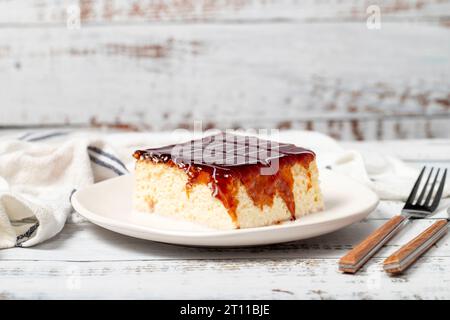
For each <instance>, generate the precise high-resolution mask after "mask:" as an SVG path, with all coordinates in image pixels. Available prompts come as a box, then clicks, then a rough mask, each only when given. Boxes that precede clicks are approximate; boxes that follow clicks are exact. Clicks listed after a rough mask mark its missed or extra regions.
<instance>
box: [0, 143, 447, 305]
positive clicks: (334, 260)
mask: <svg viewBox="0 0 450 320" xmlns="http://www.w3.org/2000/svg"><path fill="white" fill-rule="evenodd" d="M345 146H347V147H351V148H354V149H361V148H375V149H377V150H379V151H380V152H384V153H386V154H394V155H399V156H402V155H403V159H404V160H407V161H408V162H409V163H411V164H412V165H417V166H422V165H423V164H428V165H436V166H439V167H441V168H450V140H433V141H431V140H421V141H417V140H413V141H390V142H378V143H375V142H370V143H368V142H358V143H355V142H352V143H347V144H346V145H345ZM449 205H450V199H444V200H443V202H442V203H441V206H440V211H439V213H438V214H437V215H435V216H433V217H431V219H425V220H417V221H414V222H413V223H412V224H410V225H408V226H407V227H406V229H405V230H402V232H401V233H400V234H399V236H396V237H395V238H393V240H392V241H391V242H390V243H389V245H388V246H386V247H385V248H383V249H382V250H381V251H380V252H379V253H377V254H376V256H375V258H374V259H373V260H371V261H370V262H369V263H368V264H367V265H366V266H365V267H364V268H363V269H362V270H361V271H360V272H359V273H358V274H356V275H346V274H341V273H340V272H339V271H338V261H339V258H340V257H341V256H342V255H344V254H345V253H346V252H347V251H348V250H349V249H351V248H352V247H353V246H354V245H356V244H357V243H358V242H360V241H361V240H362V239H363V238H365V237H366V236H367V235H368V234H369V233H370V232H371V231H373V230H375V228H377V227H379V226H380V225H381V224H383V223H384V222H385V221H386V220H387V219H389V218H390V217H392V216H393V215H394V214H398V213H399V211H400V209H401V207H402V206H403V204H402V203H400V202H392V201H382V202H381V203H380V205H379V206H378V208H377V209H376V210H375V211H374V212H373V213H372V214H370V215H369V216H368V218H367V219H365V220H363V221H361V222H359V223H355V224H353V225H351V226H349V227H347V228H344V229H342V230H339V231H337V232H334V233H331V234H329V235H325V236H321V237H316V238H312V239H308V240H302V241H297V242H290V243H284V244H278V245H272V246H264V247H254V248H239V249H211V248H209V249H208V248H190V247H180V246H173V245H166V244H161V243H156V242H151V241H144V240H139V239H134V238H131V237H126V236H122V235H119V234H116V233H113V232H111V231H108V230H105V229H102V228H100V227H97V226H95V225H93V224H90V223H82V224H68V225H66V227H65V228H64V229H63V231H62V232H61V233H60V234H59V235H58V236H57V237H55V238H54V239H51V240H49V241H47V242H45V243H43V244H40V245H38V246H36V247H33V248H13V249H6V250H0V299H22V298H51V299H56V298H60V299H68V298H84V299H86V298H94V299H109V298H123V299H151V298H154V299H181V298H184V299H450V235H447V236H445V237H444V238H443V239H441V240H440V241H439V242H438V243H437V245H435V246H434V247H433V248H431V249H430V251H428V253H427V254H426V255H425V256H424V257H423V258H421V259H420V260H419V261H418V262H417V263H416V264H415V265H414V266H413V267H412V268H411V269H409V270H408V271H407V272H406V273H405V274H403V275H402V276H398V277H390V276H387V275H386V274H385V273H384V271H383V269H382V262H383V260H384V259H385V258H386V257H387V256H388V255H390V254H391V253H393V252H394V251H395V250H397V249H398V248H399V246H400V245H403V244H405V243H406V242H407V241H409V240H410V239H411V238H412V237H414V236H416V235H417V234H418V233H419V232H421V231H423V230H424V229H425V228H426V227H427V226H429V225H430V224H431V223H433V222H434V221H435V220H436V219H438V218H444V217H446V214H445V212H444V209H445V208H446V206H449Z"/></svg>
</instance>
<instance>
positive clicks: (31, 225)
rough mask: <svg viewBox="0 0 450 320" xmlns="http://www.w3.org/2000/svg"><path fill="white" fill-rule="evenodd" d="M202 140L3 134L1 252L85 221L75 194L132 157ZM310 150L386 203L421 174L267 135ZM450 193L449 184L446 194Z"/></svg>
mask: <svg viewBox="0 0 450 320" xmlns="http://www.w3.org/2000/svg"><path fill="white" fill-rule="evenodd" d="M193 137H196V136H194V135H192V134H188V133H180V132H178V133H176V134H170V133H114V134H111V133H109V134H107V133H99V132H75V133H73V132H68V131H36V132H27V133H21V134H14V135H9V136H3V137H0V248H9V247H15V246H18V247H29V246H33V245H36V244H38V243H40V242H42V241H45V240H47V239H50V238H51V237H53V236H55V235H56V234H58V233H59V232H60V231H61V229H62V228H63V226H64V224H65V223H66V221H70V222H74V223H76V222H79V221H83V218H81V217H80V216H79V215H78V214H76V213H74V212H73V209H72V206H71V203H70V197H71V195H72V194H73V192H74V191H75V190H77V189H79V188H83V187H85V186H87V185H89V184H92V183H95V182H98V181H102V180H105V179H109V178H112V177H116V176H119V175H124V174H128V173H129V171H131V170H133V166H134V159H133V158H132V156H131V155H132V152H133V151H134V150H135V149H137V148H143V147H158V146H162V145H165V144H171V143H178V142H182V141H186V140H189V139H191V138H193ZM262 138H271V139H274V140H279V141H282V142H290V143H294V144H298V145H301V146H303V147H307V148H311V149H312V150H314V151H315V152H316V154H317V160H318V165H319V168H321V167H322V168H323V167H329V168H331V169H332V170H336V171H339V172H341V173H344V174H347V175H349V176H351V177H352V178H354V179H356V180H358V181H360V182H361V183H363V184H366V185H367V186H369V187H370V188H372V189H373V190H374V191H375V192H377V193H378V195H379V196H380V198H382V199H392V200H402V199H405V198H406V197H407V195H408V193H409V191H410V189H411V186H412V184H413V182H414V180H415V178H416V177H417V174H418V169H417V168H412V167H410V166H407V165H406V164H404V163H403V162H402V161H400V160H399V159H396V158H393V157H389V156H385V155H378V156H374V155H373V154H372V155H370V156H364V154H361V153H360V152H357V151H352V150H345V149H343V148H342V147H341V146H340V145H339V144H338V143H337V142H336V141H335V140H333V139H332V138H330V137H328V136H325V135H322V134H319V133H315V132H309V131H284V132H280V133H279V134H277V135H276V136H269V137H268V136H262ZM449 194H450V188H449V185H447V188H446V192H445V195H446V196H448V195H449Z"/></svg>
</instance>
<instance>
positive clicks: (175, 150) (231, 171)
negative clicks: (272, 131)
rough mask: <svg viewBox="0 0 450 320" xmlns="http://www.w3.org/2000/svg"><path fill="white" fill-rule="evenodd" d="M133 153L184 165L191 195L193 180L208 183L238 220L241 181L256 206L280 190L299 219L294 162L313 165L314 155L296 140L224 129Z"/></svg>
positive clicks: (178, 165) (260, 205)
mask: <svg viewBox="0 0 450 320" xmlns="http://www.w3.org/2000/svg"><path fill="white" fill-rule="evenodd" d="M134 157H135V158H136V159H138V160H145V159H148V160H151V161H153V162H156V163H158V162H163V163H166V164H170V165H174V166H177V167H179V168H180V169H182V170H184V171H185V172H186V174H187V176H188V183H187V185H186V192H187V194H188V195H189V193H190V190H191V189H192V187H193V186H194V185H196V184H205V185H208V186H209V187H210V188H211V191H212V195H213V196H215V197H216V198H217V199H219V200H220V201H221V202H222V203H223V205H224V206H225V208H226V209H227V210H228V212H229V214H230V216H231V217H232V218H233V219H234V221H236V220H237V216H236V209H237V206H238V198H237V193H238V190H239V185H240V184H242V185H243V186H244V187H245V189H246V191H247V194H248V196H249V197H250V198H251V199H252V201H253V203H254V205H255V206H258V207H259V208H261V209H262V208H263V206H265V205H267V206H272V204H273V201H274V197H275V195H278V196H279V197H281V198H282V199H283V200H284V202H285V203H286V206H287V208H288V209H289V211H290V213H291V215H292V219H295V201H294V194H293V185H294V179H293V176H292V170H291V169H292V167H293V166H294V165H295V164H300V165H302V166H303V167H305V168H308V167H309V163H310V162H311V161H312V160H314V158H315V154H314V153H313V152H312V151H310V150H307V149H303V148H300V147H297V146H295V145H293V144H284V143H277V142H273V141H267V140H262V139H257V138H255V137H248V136H237V135H230V134H223V133H222V134H218V135H214V136H209V137H206V138H203V139H200V140H193V141H190V142H187V143H184V144H179V145H171V146H167V147H163V148H156V149H147V150H138V151H136V152H135V153H134ZM239 182H240V184H239ZM308 183H309V184H310V181H309V182H308Z"/></svg>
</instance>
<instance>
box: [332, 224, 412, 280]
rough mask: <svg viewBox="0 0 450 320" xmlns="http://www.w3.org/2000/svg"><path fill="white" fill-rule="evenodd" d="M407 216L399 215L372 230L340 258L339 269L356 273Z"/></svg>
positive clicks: (398, 228) (399, 226)
mask: <svg viewBox="0 0 450 320" xmlns="http://www.w3.org/2000/svg"><path fill="white" fill-rule="evenodd" d="M405 219H406V217H405V216H401V215H397V216H394V217H392V218H391V219H390V220H389V221H387V222H386V223H385V224H383V225H382V226H381V227H379V228H378V229H377V230H375V231H374V232H372V234H370V235H369V236H368V237H367V238H366V239H365V240H363V241H362V242H361V243H360V244H358V245H357V246H356V247H355V248H353V249H352V250H350V251H349V252H348V253H347V254H346V255H345V256H343V257H342V258H341V259H340V260H339V270H340V271H342V272H346V273H356V272H357V271H358V270H359V269H360V268H361V267H362V266H363V265H364V264H365V263H366V262H367V260H369V259H370V257H372V256H373V255H374V254H375V253H376V252H377V251H378V250H379V249H380V248H381V247H382V246H383V245H384V244H385V243H386V242H387V241H388V240H389V239H390V238H392V236H393V235H394V234H395V233H396V232H397V231H398V230H400V228H401V227H402V226H403V225H404V223H403V222H404V221H405Z"/></svg>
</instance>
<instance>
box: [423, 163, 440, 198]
mask: <svg viewBox="0 0 450 320" xmlns="http://www.w3.org/2000/svg"><path fill="white" fill-rule="evenodd" d="M440 171H441V169H440V168H439V169H438V170H437V172H436V175H435V176H434V180H433V183H432V184H431V187H430V191H429V192H428V196H427V198H426V199H425V202H424V203H423V205H424V206H425V207H426V206H428V205H431V201H430V200H431V197H432V196H433V191H434V186H435V184H436V181H437V178H438V177H439V172H440Z"/></svg>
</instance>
